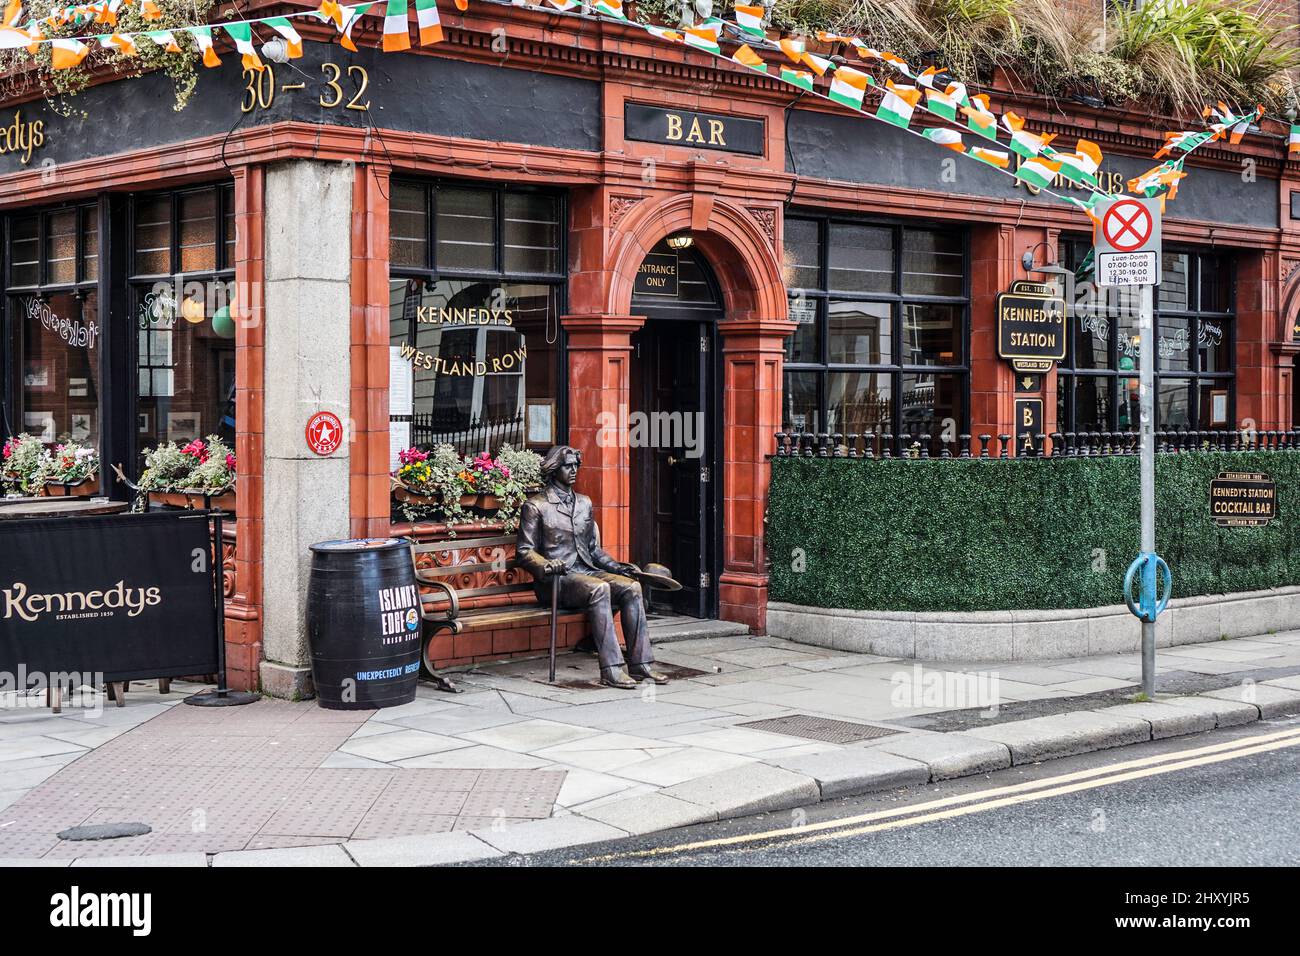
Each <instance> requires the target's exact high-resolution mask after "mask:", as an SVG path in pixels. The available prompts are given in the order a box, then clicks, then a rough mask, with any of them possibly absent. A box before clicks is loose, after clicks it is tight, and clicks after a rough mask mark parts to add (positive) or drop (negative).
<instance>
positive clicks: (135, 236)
mask: <svg viewBox="0 0 1300 956" xmlns="http://www.w3.org/2000/svg"><path fill="white" fill-rule="evenodd" d="M130 213H131V243H130V250H129V262H130V272H131V278H130V283H131V301H132V309H133V319H134V324H135V337H136V360H135V364H136V404H135V436H136V446H137V451H138V452H139V453H140V454H141V455H142V454H143V451H144V450H145V449H147V448H151V447H154V446H156V445H159V444H162V443H164V442H169V441H172V442H178V443H180V444H186V443H188V442H190V441H192V440H193V439H195V438H205V437H207V436H208V435H217V436H219V437H220V438H222V439H223V440H225V441H227V442H230V443H232V444H233V442H234V437H235V318H236V316H235V314H234V310H235V309H236V305H237V303H236V301H235V262H234V249H235V208H234V187H233V186H230V185H214V186H203V187H199V188H194V189H185V190H180V191H176V192H165V193H145V194H139V195H136V196H133V197H131V203H130Z"/></svg>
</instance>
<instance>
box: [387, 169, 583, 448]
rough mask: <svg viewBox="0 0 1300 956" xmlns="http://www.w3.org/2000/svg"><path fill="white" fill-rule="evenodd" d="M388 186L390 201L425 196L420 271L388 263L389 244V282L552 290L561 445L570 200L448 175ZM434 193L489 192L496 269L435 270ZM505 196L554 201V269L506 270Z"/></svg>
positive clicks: (401, 179)
mask: <svg viewBox="0 0 1300 956" xmlns="http://www.w3.org/2000/svg"><path fill="white" fill-rule="evenodd" d="M389 184H390V185H389V196H390V197H391V196H392V191H393V188H394V187H396V186H399V185H400V186H415V187H418V188H420V189H421V190H422V191H423V194H424V217H425V235H424V242H425V257H424V263H425V264H424V267H419V266H405V265H403V266H399V265H396V264H395V263H394V262H393V260H392V252H391V245H390V249H389V252H388V257H389V258H388V278H389V281H390V282H391V281H392V280H394V279H407V280H409V279H420V280H423V282H424V283H425V287H426V288H428V287H430V286H433V285H436V284H437V283H438V281H439V280H441V279H449V280H458V281H468V282H495V283H499V284H502V285H504V284H506V283H518V284H532V285H546V286H549V287H551V288H552V289H553V290H554V292H553V295H554V302H555V312H556V314H555V324H556V333H557V334H556V341H555V348H556V354H557V357H558V363H559V367H558V368H557V369H556V370H555V391H556V396H555V406H556V408H555V435H556V442H557V444H563V443H564V442H565V441H568V434H569V364H568V362H567V361H566V356H567V355H568V335H567V332H566V330H565V328H564V323H563V322H561V321H560V317H561V316H563V315H564V314H565V312H566V311H567V309H568V301H569V272H568V262H569V247H568V239H569V197H568V193H567V191H565V190H559V189H552V188H547V187H543V186H508V185H505V184H503V183H483V182H478V181H476V180H471V179H452V178H447V177H427V178H425V177H420V176H409V177H408V176H401V175H396V174H394V175H393V177H392V178H391V179H390V180H389ZM439 189H477V190H481V191H484V192H489V191H490V192H491V193H492V194H493V196H492V215H493V217H494V235H493V240H492V241H493V252H492V262H493V265H494V266H495V267H496V269H495V271H484V270H481V269H448V268H443V269H439V268H438V261H437V256H438V242H437V239H438V209H437V204H436V203H437V193H438V190H439ZM508 193H515V194H520V193H523V194H529V193H531V194H541V195H544V196H548V197H550V198H553V199H554V200H555V201H556V229H557V233H558V234H557V236H556V254H555V255H556V259H555V262H556V267H557V271H555V272H506V271H505V268H504V267H505V233H506V230H505V196H506V195H507V194H508ZM390 215H391V214H390ZM390 222H391V218H390ZM390 242H391V239H390ZM392 325H393V317H392V316H391V315H390V316H389V323H388V327H389V329H390V334H391V329H392ZM418 328H419V323H418V322H417V320H416V319H415V318H411V319H410V320H409V323H408V329H407V336H408V341H410V342H411V343H412V344H415V343H416V342H417V341H418V337H417V332H418ZM394 417H395V418H396V419H398V420H400V419H404V418H407V417H408V416H394ZM390 420H392V419H390Z"/></svg>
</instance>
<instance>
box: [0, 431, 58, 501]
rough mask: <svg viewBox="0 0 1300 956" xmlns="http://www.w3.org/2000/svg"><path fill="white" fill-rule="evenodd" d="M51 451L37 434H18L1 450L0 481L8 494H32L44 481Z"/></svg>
mask: <svg viewBox="0 0 1300 956" xmlns="http://www.w3.org/2000/svg"><path fill="white" fill-rule="evenodd" d="M49 458H50V453H49V451H48V450H47V449H46V447H45V445H44V443H43V442H42V441H41V440H40V438H38V437H37V436H35V435H28V434H26V433H24V434H22V435H16V436H14V437H13V438H10V439H9V440H8V441H6V442H5V444H4V450H3V452H0V483H2V484H3V485H4V490H5V493H6V494H23V495H27V494H32V493H34V492H35V491H36V489H37V488H38V487H40V485H41V482H42V481H44V478H42V473H43V472H44V471H45V468H46V462H48V461H49Z"/></svg>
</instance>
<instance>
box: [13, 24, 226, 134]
mask: <svg viewBox="0 0 1300 956" xmlns="http://www.w3.org/2000/svg"><path fill="white" fill-rule="evenodd" d="M157 4H158V8H159V9H160V10H161V11H162V18H161V19H158V20H145V19H144V17H143V16H142V15H141V13H140V11H139V9H138V8H136V7H130V8H128V7H122V8H120V9H119V10H118V12H117V26H116V27H110V26H108V25H106V24H94V23H84V22H83V23H74V22H71V21H69V22H68V23H61V24H56V25H54V26H49V25H47V24H42V26H41V29H42V31H43V33H44V34H45V36H47V37H51V38H53V37H76V38H77V39H79V40H81V41H82V42H83V43H85V44H86V45H87V46H89V47H90V53H89V54H88V55H87V56H86V58H85V60H83V61H82V62H81V64H80V65H79V66H76V67H73V68H71V69H67V70H56V69H54V68H53V66H52V63H51V49H50V44H48V43H42V44H40V45H39V46H38V47H37V51H36V53H35V54H34V55H33V54H29V53H28V52H27V51H26V50H3V51H0V75H2V76H3V79H0V95H5V96H12V97H17V96H22V95H23V94H25V93H28V92H29V91H31V90H32V89H33V88H35V89H36V90H38V91H39V92H40V93H41V94H42V95H43V96H44V97H45V99H46V100H47V101H48V102H49V103H50V106H51V108H52V109H54V110H55V111H56V112H58V113H60V114H61V115H64V116H67V115H70V114H71V113H72V112H73V110H74V98H75V97H76V95H77V94H78V93H80V92H82V91H83V90H84V89H85V88H86V87H87V86H89V85H90V82H91V80H92V79H93V78H94V77H95V76H98V75H100V74H102V73H104V72H108V73H112V74H115V75H117V76H123V77H126V76H140V75H142V74H145V73H152V72H155V71H161V72H163V73H165V74H167V76H168V77H169V78H170V79H171V81H172V85H173V87H174V89H175V100H174V102H173V106H172V108H173V109H174V110H177V111H180V110H182V109H184V108H185V106H186V104H188V103H189V101H190V97H191V96H192V95H193V94H194V89H195V86H196V85H197V84H198V66H199V64H200V62H201V61H202V55H201V54H200V52H199V50H198V47H197V46H196V44H195V43H194V41H193V39H192V38H191V37H190V36H189V35H188V34H184V35H178V36H177V37H176V41H177V45H178V46H179V47H180V48H181V49H180V52H179V53H169V52H167V49H166V47H164V46H162V45H160V44H157V43H154V42H153V41H152V40H149V39H148V38H146V37H137V38H136V43H135V47H136V55H135V56H127V55H125V54H123V53H122V52H120V51H118V50H116V49H105V48H103V47H100V46H99V44H98V41H97V40H96V39H95V37H96V36H97V35H99V34H100V33H112V32H114V31H116V32H118V33H140V32H144V31H153V30H175V29H179V28H182V27H187V26H197V25H200V24H204V23H207V21H208V15H209V14H210V13H211V11H212V9H213V7H214V6H215V2H214V0H157ZM66 6H67V5H66V4H64V3H55V2H51V0H33V2H32V3H29V4H28V5H27V15H28V16H30V17H31V18H33V19H36V20H40V19H41V18H43V17H47V16H50V15H51V14H55V13H58V14H61V13H62V11H63V10H64V9H65V8H66ZM231 15H232V16H233V14H231Z"/></svg>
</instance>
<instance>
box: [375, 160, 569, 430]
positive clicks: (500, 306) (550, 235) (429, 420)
mask: <svg viewBox="0 0 1300 956" xmlns="http://www.w3.org/2000/svg"><path fill="white" fill-rule="evenodd" d="M563 205H564V204H563V199H562V197H561V196H559V195H558V194H555V193H549V192H542V191H532V190H523V189H507V188H500V187H482V186H474V185H467V184H461V183H451V182H445V183H444V182H438V183H423V182H406V181H394V182H393V184H392V192H391V195H390V197H389V250H390V252H389V290H390V295H389V334H390V349H389V356H390V363H389V371H390V399H391V400H390V419H391V422H390V428H391V431H392V435H393V441H392V445H393V447H394V448H397V447H398V446H401V447H407V446H410V445H415V446H418V447H421V448H424V449H428V448H431V447H433V446H435V445H439V444H444V443H449V444H452V445H455V446H456V447H457V448H458V449H459V450H460V452H461V453H462V454H477V453H479V452H482V451H487V452H490V453H492V454H495V453H496V452H497V451H498V449H499V448H500V447H501V445H503V444H510V445H512V446H514V447H515V448H520V447H532V448H535V449H542V448H546V447H549V446H550V445H552V444H555V443H557V442H559V441H561V440H562V427H561V426H562V416H563V411H564V409H563V401H562V399H563V394H564V390H563V385H562V374H563V371H562V364H561V361H560V356H561V336H562V335H563V330H562V329H561V328H560V311H561V307H562V303H563V294H564V248H563V236H564V230H563V221H564V220H563Z"/></svg>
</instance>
